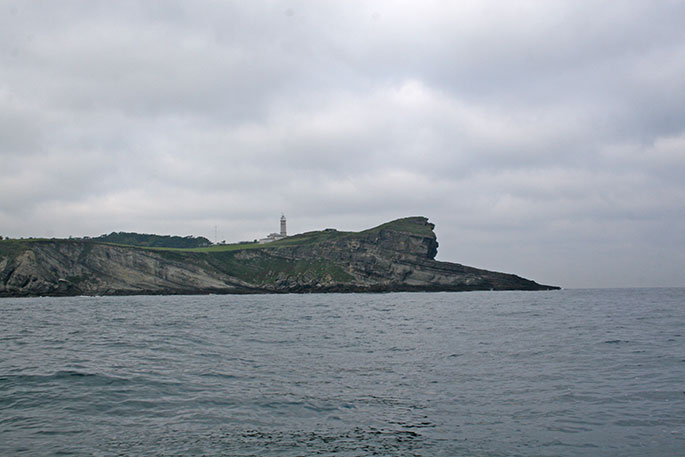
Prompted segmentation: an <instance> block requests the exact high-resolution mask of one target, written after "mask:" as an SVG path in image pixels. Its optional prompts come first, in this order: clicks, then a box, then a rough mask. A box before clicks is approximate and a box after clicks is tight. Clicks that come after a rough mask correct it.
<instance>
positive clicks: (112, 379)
mask: <svg viewBox="0 0 685 457" xmlns="http://www.w3.org/2000/svg"><path fill="white" fill-rule="evenodd" d="M55 382H78V383H88V384H91V385H96V384H100V385H112V384H125V383H128V382H130V379H128V378H122V377H118V376H108V375H104V374H99V373H89V372H84V371H75V370H61V371H56V372H54V373H51V374H45V375H40V374H18V375H5V376H2V377H0V384H5V385H9V386H12V385H19V386H36V385H42V384H52V383H55Z"/></svg>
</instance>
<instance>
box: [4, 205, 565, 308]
mask: <svg viewBox="0 0 685 457" xmlns="http://www.w3.org/2000/svg"><path fill="white" fill-rule="evenodd" d="M433 229H434V225H433V224H431V223H429V222H428V219H427V218H425V217H409V218H404V219H398V220H396V221H392V222H388V223H386V224H383V225H380V226H378V227H375V228H372V229H369V230H365V231H362V232H340V231H337V230H333V229H327V230H323V231H316V232H309V233H303V234H300V235H295V236H291V237H287V238H285V239H282V240H279V241H276V242H273V243H269V244H266V245H259V244H253V243H245V244H238V245H225V246H212V247H207V248H196V249H158V248H141V247H134V246H123V245H114V244H109V243H103V242H99V241H93V240H9V241H8V240H5V241H0V296H5V297H7V296H41V295H44V296H63V295H65V296H67V295H133V294H206V293H288V292H297V293H305V292H391V291H466V290H550V289H558V287H555V286H545V285H541V284H538V283H536V282H534V281H531V280H528V279H524V278H521V277H519V276H516V275H512V274H505V273H497V272H492V271H487V270H481V269H477V268H472V267H467V266H464V265H460V264H456V263H450V262H439V261H436V260H435V256H436V254H437V248H438V242H437V239H436V236H435V232H434V231H433Z"/></svg>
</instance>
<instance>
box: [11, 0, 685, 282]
mask: <svg viewBox="0 0 685 457" xmlns="http://www.w3.org/2000/svg"><path fill="white" fill-rule="evenodd" d="M684 20H685V2H684V1H677V0H673V1H669V0H663V1H654V0H623V1H614V2H610V1H600V0H597V1H584V0H569V1H552V0H540V1H507V2H503V1H499V0H497V1H495V0H492V1H488V0H486V1H484V0H477V1H475V0H474V1H464V0H460V1H451V0H442V1H440V0H432V1H431V0H428V1H427V0H421V1H418V0H417V1H398V0H388V1H320V0H309V1H259V0H250V1H218V0H216V1H198V0H193V1H185V2H179V1H170V0H164V1H162V0H159V1H110V0H106V1H94V0H82V1H52V0H50V1H47V0H46V1H37V0H27V1H12V0H0V235H4V236H11V237H22V236H23V237H28V236H41V237H42V236H48V237H52V236H56V237H68V236H70V235H72V236H85V235H88V236H97V235H100V234H103V233H109V232H112V231H136V232H143V233H159V234H176V235H197V236H206V237H208V238H210V239H211V240H212V241H214V227H215V226H216V227H217V233H218V240H219V241H220V240H224V239H225V240H227V241H228V242H234V241H240V240H252V239H255V238H259V237H262V236H265V235H266V234H268V233H270V232H273V231H277V230H278V221H279V217H280V215H281V212H283V213H285V214H286V216H287V217H288V229H289V233H291V234H292V233H299V232H304V231H309V230H316V229H322V228H327V227H335V228H338V229H340V230H362V229H365V228H369V227H372V226H375V225H378V224H380V223H383V222H385V221H388V220H391V219H395V218H399V217H404V216H411V215H424V216H427V217H429V218H430V220H431V221H432V222H434V223H435V224H436V233H437V235H438V241H439V243H440V248H439V252H438V259H440V260H446V261H453V262H458V263H463V264H466V265H471V266H476V267H480V268H487V269H491V270H497V271H505V272H511V273H516V274H519V275H521V276H525V277H528V278H531V279H534V280H536V281H538V282H542V283H547V284H555V285H561V286H564V287H633V286H685V26H684Z"/></svg>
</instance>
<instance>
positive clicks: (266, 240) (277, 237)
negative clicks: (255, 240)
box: [259, 214, 288, 244]
mask: <svg viewBox="0 0 685 457" xmlns="http://www.w3.org/2000/svg"><path fill="white" fill-rule="evenodd" d="M286 236H288V231H287V229H286V220H285V214H281V233H270V234H269V235H267V237H266V238H262V239H260V240H259V244H265V243H271V242H272V241H276V240H280V239H282V238H285V237H286Z"/></svg>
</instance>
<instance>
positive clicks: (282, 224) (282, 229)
mask: <svg viewBox="0 0 685 457" xmlns="http://www.w3.org/2000/svg"><path fill="white" fill-rule="evenodd" d="M281 236H288V232H287V231H286V229H285V214H281Z"/></svg>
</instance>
